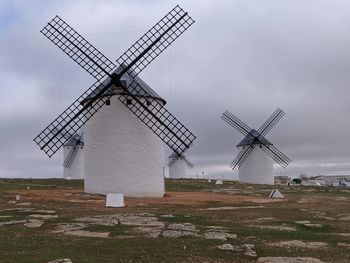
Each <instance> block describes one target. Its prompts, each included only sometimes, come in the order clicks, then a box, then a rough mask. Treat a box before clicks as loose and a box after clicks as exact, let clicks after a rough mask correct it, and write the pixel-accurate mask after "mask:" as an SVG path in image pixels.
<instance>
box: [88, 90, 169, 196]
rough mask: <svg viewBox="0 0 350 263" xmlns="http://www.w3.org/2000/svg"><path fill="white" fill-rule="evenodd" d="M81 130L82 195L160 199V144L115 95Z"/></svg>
mask: <svg viewBox="0 0 350 263" xmlns="http://www.w3.org/2000/svg"><path fill="white" fill-rule="evenodd" d="M84 131H85V133H84V143H85V146H84V148H85V162H84V163H85V180H84V183H85V192H87V193H96V194H107V193H122V194H124V196H130V197H163V196H164V175H163V167H164V144H163V142H162V140H160V139H159V138H158V137H157V136H156V135H155V134H154V133H153V132H152V131H151V130H150V129H149V128H148V127H147V126H146V125H145V124H144V123H143V122H142V121H141V120H139V119H138V118H137V117H136V116H135V115H134V114H133V113H132V112H131V111H130V110H129V109H128V108H127V107H126V106H125V105H123V104H122V103H121V102H120V101H119V100H118V97H117V95H116V96H113V97H112V98H111V103H110V105H108V106H107V105H105V106H103V107H102V108H101V109H100V110H99V111H98V112H97V113H96V114H95V115H94V116H93V117H92V118H91V119H90V120H89V121H87V123H86V124H85V128H84Z"/></svg>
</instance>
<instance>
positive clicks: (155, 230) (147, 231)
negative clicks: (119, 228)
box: [132, 226, 163, 238]
mask: <svg viewBox="0 0 350 263" xmlns="http://www.w3.org/2000/svg"><path fill="white" fill-rule="evenodd" d="M132 231H133V232H136V233H140V234H143V235H145V236H148V237H152V238H157V237H159V235H160V234H161V233H162V231H163V228H160V227H141V226H140V227H135V228H133V229H132Z"/></svg>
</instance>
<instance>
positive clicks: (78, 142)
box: [63, 132, 84, 180]
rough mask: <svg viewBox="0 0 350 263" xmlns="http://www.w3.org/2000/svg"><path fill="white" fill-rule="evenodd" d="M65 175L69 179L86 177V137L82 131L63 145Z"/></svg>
mask: <svg viewBox="0 0 350 263" xmlns="http://www.w3.org/2000/svg"><path fill="white" fill-rule="evenodd" d="M63 177H64V178H65V179H68V180H70V179H83V178H84V139H83V133H82V132H78V133H76V134H74V135H73V136H71V137H70V138H69V139H68V140H67V142H66V143H65V144H64V145H63Z"/></svg>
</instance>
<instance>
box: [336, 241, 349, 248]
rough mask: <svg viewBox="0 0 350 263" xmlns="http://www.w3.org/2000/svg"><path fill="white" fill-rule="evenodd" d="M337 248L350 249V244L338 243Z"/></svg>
mask: <svg viewBox="0 0 350 263" xmlns="http://www.w3.org/2000/svg"><path fill="white" fill-rule="evenodd" d="M337 246H340V247H345V248H350V243H341V242H339V243H337Z"/></svg>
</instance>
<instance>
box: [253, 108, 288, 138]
mask: <svg viewBox="0 0 350 263" xmlns="http://www.w3.org/2000/svg"><path fill="white" fill-rule="evenodd" d="M284 114H285V112H284V111H283V110H281V109H279V108H277V109H276V110H275V111H274V113H272V115H271V116H270V117H269V118H268V119H267V120H266V121H265V122H264V123H263V124H262V125H261V127H260V128H259V130H258V132H259V133H260V134H261V135H263V136H265V135H266V134H267V133H268V132H269V131H270V130H271V129H272V128H273V127H274V126H275V125H276V123H277V122H278V121H279V120H280V119H281V118H282V117H283V116H284Z"/></svg>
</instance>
